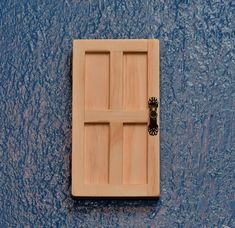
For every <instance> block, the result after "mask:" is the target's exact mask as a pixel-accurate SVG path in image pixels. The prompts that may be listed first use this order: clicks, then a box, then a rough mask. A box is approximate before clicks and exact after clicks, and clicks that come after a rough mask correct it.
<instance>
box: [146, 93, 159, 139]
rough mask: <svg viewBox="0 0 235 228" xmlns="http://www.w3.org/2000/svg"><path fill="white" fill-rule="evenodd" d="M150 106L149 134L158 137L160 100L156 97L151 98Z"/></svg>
mask: <svg viewBox="0 0 235 228" xmlns="http://www.w3.org/2000/svg"><path fill="white" fill-rule="evenodd" d="M148 105H149V126H148V132H149V134H150V135H157V133H158V124H157V108H158V100H157V98H156V97H150V98H149V101H148Z"/></svg>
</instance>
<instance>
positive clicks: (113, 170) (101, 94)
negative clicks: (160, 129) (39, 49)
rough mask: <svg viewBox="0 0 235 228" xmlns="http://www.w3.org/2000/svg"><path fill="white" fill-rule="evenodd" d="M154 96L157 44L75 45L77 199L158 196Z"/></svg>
mask: <svg viewBox="0 0 235 228" xmlns="http://www.w3.org/2000/svg"><path fill="white" fill-rule="evenodd" d="M153 84H154V85H153ZM150 96H156V97H158V98H159V42H158V41H157V40H105V41H104V40H75V41H74V58H73V152H72V155H73V157H72V194H73V195H75V196H159V194H160V191H159V189H160V182H159V177H160V176H159V153H160V151H159V135H158V136H151V137H150V136H149V134H148V131H147V128H148V97H150ZM158 123H159V119H158Z"/></svg>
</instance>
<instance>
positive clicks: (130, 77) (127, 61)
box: [123, 52, 148, 110]
mask: <svg viewBox="0 0 235 228" xmlns="http://www.w3.org/2000/svg"><path fill="white" fill-rule="evenodd" d="M123 62H124V64H123V73H124V75H123V76H124V99H123V101H124V108H125V109H127V110H129V109H146V108H147V102H146V101H147V79H148V77H147V53H141V52H140V53H138V52H137V53H124V56H123Z"/></svg>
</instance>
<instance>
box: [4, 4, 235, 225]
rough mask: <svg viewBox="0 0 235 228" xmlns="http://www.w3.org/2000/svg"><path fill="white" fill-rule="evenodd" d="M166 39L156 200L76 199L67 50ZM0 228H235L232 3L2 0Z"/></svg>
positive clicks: (234, 21) (234, 36) (234, 26)
mask: <svg viewBox="0 0 235 228" xmlns="http://www.w3.org/2000/svg"><path fill="white" fill-rule="evenodd" d="M75 38H77V39H80V38H159V39H160V40H161V198H160V199H159V200H152V201H151V200H131V201H117V200H80V201H79V200H74V199H72V198H71V197H70V187H71V181H70V154H71V51H72V40H73V39H75ZM0 76H1V78H0V126H1V129H0V159H1V162H0V227H13V226H16V225H17V224H18V225H19V226H20V225H21V227H24V226H26V225H31V226H36V227H38V226H39V225H40V226H44V227H50V226H59V227H60V226H67V227H76V226H79V225H82V226H83V227H99V226H102V227H118V226H120V227H166V228H168V227H169V228H171V227H224V228H225V227H227V226H228V227H235V218H234V217H235V198H234V189H235V184H234V179H235V172H234V169H235V2H234V1H233V0H226V1H225V0H224V1H222V0H213V1H210V0H198V1H189V0H181V1H180V0H156V1H154V0H146V1H140V0H124V1H121V0H116V1H115V0H97V1H95V0H80V1H79V0H64V1H62V0H48V1H46V0H43V1H42V0H21V1H18V0H1V1H0Z"/></svg>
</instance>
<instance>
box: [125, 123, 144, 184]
mask: <svg viewBox="0 0 235 228" xmlns="http://www.w3.org/2000/svg"><path fill="white" fill-rule="evenodd" d="M147 151H148V145H147V124H135V123H134V124H133V123H132V124H129V123H127V124H124V126H123V152H124V154H123V183H124V184H147Z"/></svg>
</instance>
